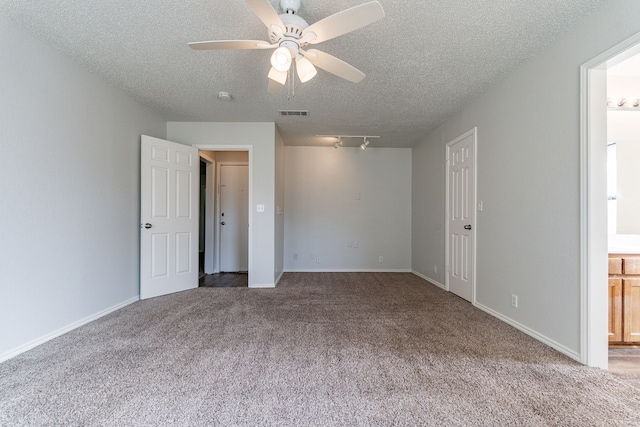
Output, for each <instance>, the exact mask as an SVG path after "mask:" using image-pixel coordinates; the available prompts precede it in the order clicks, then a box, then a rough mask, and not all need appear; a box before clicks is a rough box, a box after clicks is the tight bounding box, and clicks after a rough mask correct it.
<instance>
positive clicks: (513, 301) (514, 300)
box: [511, 294, 518, 308]
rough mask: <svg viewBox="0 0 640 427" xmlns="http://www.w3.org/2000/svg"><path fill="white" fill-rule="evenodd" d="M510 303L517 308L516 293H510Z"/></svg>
mask: <svg viewBox="0 0 640 427" xmlns="http://www.w3.org/2000/svg"><path fill="white" fill-rule="evenodd" d="M511 305H512V306H514V307H515V308H518V295H514V294H511Z"/></svg>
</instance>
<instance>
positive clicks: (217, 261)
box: [215, 162, 251, 273]
mask: <svg viewBox="0 0 640 427" xmlns="http://www.w3.org/2000/svg"><path fill="white" fill-rule="evenodd" d="M222 166H247V167H248V166H249V163H248V162H217V163H216V189H215V191H216V224H215V230H216V239H215V254H216V257H215V267H216V272H217V273H219V272H220V265H221V262H220V256H221V251H220V246H221V245H220V240H221V237H222V235H221V234H222V230H221V228H220V223H221V222H222V216H221V215H222V209H221V206H220V204H221V200H220V193H221V188H220V184H221V182H220V177H221V173H220V172H221V170H222ZM250 179H251V175H249V180H250ZM249 187H251V181H249ZM249 191H251V190H249ZM247 209H249V212H248V215H247V216H248V217H251V201H250V200H249V205H248V207H247ZM247 238H248V239H249V240H251V238H250V236H247ZM248 250H249V246H247V256H248V255H249V254H248Z"/></svg>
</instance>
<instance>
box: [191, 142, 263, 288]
mask: <svg viewBox="0 0 640 427" xmlns="http://www.w3.org/2000/svg"><path fill="white" fill-rule="evenodd" d="M192 146H193V147H196V148H197V149H198V150H204V151H248V152H249V247H248V248H247V250H248V252H249V268H248V271H247V282H248V283H249V287H250V288H252V287H260V285H251V278H252V276H253V275H252V272H253V226H252V225H253V211H252V209H251V207H252V206H253V165H254V162H253V145H216V144H193V145H192ZM271 286H275V285H271Z"/></svg>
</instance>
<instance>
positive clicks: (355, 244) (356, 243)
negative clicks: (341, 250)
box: [353, 240, 358, 248]
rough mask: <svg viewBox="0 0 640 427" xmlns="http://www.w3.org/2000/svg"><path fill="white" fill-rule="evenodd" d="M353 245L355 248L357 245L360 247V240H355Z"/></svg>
mask: <svg viewBox="0 0 640 427" xmlns="http://www.w3.org/2000/svg"><path fill="white" fill-rule="evenodd" d="M353 247H354V248H357V247H358V241H357V240H355V241H354V242H353Z"/></svg>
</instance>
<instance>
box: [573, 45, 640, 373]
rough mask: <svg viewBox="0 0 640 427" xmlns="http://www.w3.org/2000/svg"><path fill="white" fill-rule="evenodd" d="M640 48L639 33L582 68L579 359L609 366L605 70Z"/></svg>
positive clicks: (596, 364) (588, 362) (589, 363)
mask: <svg viewBox="0 0 640 427" xmlns="http://www.w3.org/2000/svg"><path fill="white" fill-rule="evenodd" d="M639 53H640V33H637V34H635V35H633V36H631V37H629V38H627V39H625V40H623V41H622V42H620V43H618V44H617V45H615V46H614V47H612V48H610V49H608V50H606V51H605V52H603V53H601V54H600V55H598V56H596V57H595V58H593V59H591V60H590V61H588V62H586V63H585V64H583V65H582V66H581V67H580V362H581V363H583V364H585V365H588V366H593V367H599V368H602V369H607V368H608V364H609V361H608V359H609V357H608V347H609V346H608V340H607V317H608V308H607V293H606V292H607V277H608V274H607V252H608V248H607V245H608V242H607V188H606V182H607V180H606V173H607V170H606V155H607V152H606V148H607V133H606V132H607V108H606V104H605V102H604V100H605V99H606V96H607V93H606V87H607V72H606V71H607V69H608V68H609V67H612V66H614V65H616V64H618V63H620V62H622V61H624V60H626V59H628V58H629V57H631V56H634V55H636V54H639Z"/></svg>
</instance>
